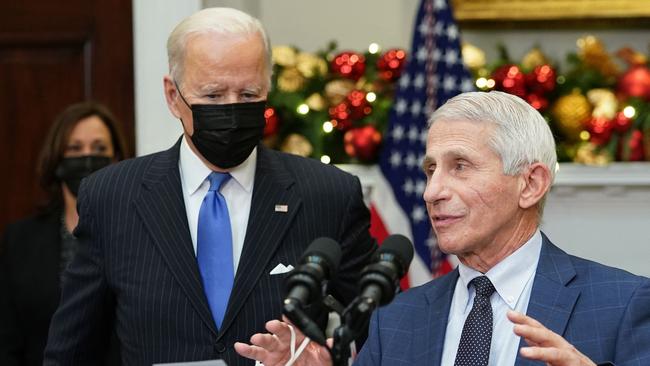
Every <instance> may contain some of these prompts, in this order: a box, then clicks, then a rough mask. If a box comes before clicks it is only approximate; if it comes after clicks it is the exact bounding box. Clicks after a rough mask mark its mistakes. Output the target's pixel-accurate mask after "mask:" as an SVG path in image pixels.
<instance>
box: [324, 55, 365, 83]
mask: <svg viewBox="0 0 650 366" xmlns="http://www.w3.org/2000/svg"><path fill="white" fill-rule="evenodd" d="M330 67H331V68H332V71H333V72H334V73H336V74H338V75H340V76H343V77H344V78H348V79H352V80H355V81H356V80H359V79H360V78H361V77H362V76H363V73H364V72H365V71H366V59H365V57H363V55H360V54H358V53H355V52H350V51H345V52H341V53H339V54H338V55H336V56H334V58H333V59H332V62H331V63H330Z"/></svg>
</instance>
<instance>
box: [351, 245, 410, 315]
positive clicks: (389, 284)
mask: <svg viewBox="0 0 650 366" xmlns="http://www.w3.org/2000/svg"><path fill="white" fill-rule="evenodd" d="M377 257H378V258H377V261H376V262H375V263H373V264H371V265H369V266H367V267H366V268H364V270H363V271H362V272H361V279H360V280H359V287H360V288H361V294H360V295H359V297H360V298H361V299H363V301H364V302H366V303H367V304H368V305H369V306H370V307H371V308H372V309H374V308H375V307H377V305H379V306H382V305H386V304H388V303H389V302H391V301H392V300H393V298H394V297H395V293H396V291H397V289H398V288H399V280H400V279H401V278H402V276H404V274H406V272H407V271H408V268H409V265H410V264H411V260H412V259H413V244H411V241H410V240H409V239H408V238H407V237H405V236H403V235H399V234H396V235H391V236H389V237H387V238H386V239H385V240H384V242H383V243H382V245H381V246H380V247H379V250H378V251H377Z"/></svg>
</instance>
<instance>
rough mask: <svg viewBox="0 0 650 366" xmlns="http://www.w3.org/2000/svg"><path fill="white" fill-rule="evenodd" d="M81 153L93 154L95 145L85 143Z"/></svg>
mask: <svg viewBox="0 0 650 366" xmlns="http://www.w3.org/2000/svg"><path fill="white" fill-rule="evenodd" d="M81 155H93V147H92V146H91V145H90V144H85V145H84V146H83V147H82V148H81Z"/></svg>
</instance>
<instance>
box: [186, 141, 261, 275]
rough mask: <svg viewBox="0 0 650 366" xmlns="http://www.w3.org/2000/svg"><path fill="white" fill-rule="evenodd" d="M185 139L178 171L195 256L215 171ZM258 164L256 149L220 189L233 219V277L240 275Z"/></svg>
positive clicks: (231, 225) (235, 169)
mask: <svg viewBox="0 0 650 366" xmlns="http://www.w3.org/2000/svg"><path fill="white" fill-rule="evenodd" d="M186 139H187V137H186V136H184V137H183V141H182V142H181V148H180V158H179V159H178V168H179V170H180V175H181V186H182V188H183V199H184V200H185V209H186V211H187V223H188V224H189V227H190V235H191V236H192V245H193V246H194V254H195V255H196V237H197V231H198V225H199V211H200V209H201V204H202V203H203V198H205V195H206V194H208V189H209V188H210V182H209V181H208V179H207V178H208V175H210V173H212V170H210V168H208V167H207V166H205V164H203V161H201V159H200V158H199V157H198V156H197V155H196V154H195V153H194V151H192V149H191V148H190V146H189V145H188V144H187V141H186ZM256 162H257V148H255V149H254V150H253V152H252V153H251V154H250V155H249V156H248V158H247V159H246V160H245V161H244V162H243V163H241V164H240V165H238V166H236V167H234V168H232V169H231V170H230V175H231V178H230V179H229V180H228V181H227V182H226V183H225V184H224V185H222V186H221V189H219V192H221V194H222V195H223V197H224V198H225V199H226V205H227V206H228V214H229V215H230V229H231V231H232V257H233V258H232V262H233V264H234V266H235V268H233V270H234V271H233V273H237V266H238V265H239V258H240V257H241V252H242V249H243V247H244V239H245V237H246V227H247V226H248V216H249V214H250V210H251V200H252V198H253V182H254V180H255V166H256Z"/></svg>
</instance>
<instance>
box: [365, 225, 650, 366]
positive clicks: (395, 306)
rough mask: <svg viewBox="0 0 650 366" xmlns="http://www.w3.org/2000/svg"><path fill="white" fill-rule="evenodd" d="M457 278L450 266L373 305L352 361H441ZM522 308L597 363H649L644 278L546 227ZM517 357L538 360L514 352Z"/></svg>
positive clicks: (649, 290) (649, 304)
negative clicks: (580, 252)
mask: <svg viewBox="0 0 650 366" xmlns="http://www.w3.org/2000/svg"><path fill="white" fill-rule="evenodd" d="M457 280H458V270H455V271H453V272H451V273H449V274H447V275H446V276H443V277H441V278H439V279H436V280H433V281H431V282H429V283H427V284H425V285H423V286H420V287H417V288H413V289H411V290H409V291H406V292H405V293H403V294H400V295H399V296H397V298H396V299H395V301H394V302H393V303H391V304H390V305H388V306H386V307H383V308H380V309H379V310H378V311H376V312H375V314H374V315H373V318H372V320H371V325H370V334H369V336H368V340H367V341H366V344H365V346H364V348H363V349H362V350H361V353H360V355H359V358H358V359H357V362H356V364H357V365H390V366H397V365H440V360H441V357H442V348H443V345H444V339H445V331H446V328H447V319H448V315H449V308H450V306H451V299H452V296H453V293H454V288H455V286H456V281H457ZM527 314H528V315H529V316H531V317H533V318H535V319H537V320H539V321H540V322H541V323H542V324H544V325H545V326H546V327H547V328H549V329H550V330H552V331H554V332H555V333H557V334H560V335H562V337H564V338H565V339H566V340H567V341H569V342H570V343H571V344H573V345H574V346H575V347H576V348H577V349H578V350H579V351H580V352H582V353H583V354H585V355H586V356H588V357H589V358H590V359H591V360H593V361H594V362H596V363H600V364H608V362H611V363H613V364H615V365H618V366H622V365H626V366H631V365H635V366H647V365H650V280H649V279H647V278H645V277H640V276H635V275H632V274H630V273H628V272H625V271H622V270H619V269H616V268H611V267H606V266H603V265H601V264H598V263H595V262H591V261H588V260H585V259H582V258H578V257H574V256H571V255H568V254H566V253H565V252H564V251H562V250H561V249H559V248H558V247H556V246H555V245H553V244H552V243H551V242H550V241H549V240H548V238H547V237H546V236H545V235H543V244H542V251H541V256H540V259H539V264H538V266H537V271H536V274H535V282H534V283H533V290H532V293H531V297H530V302H529V305H528V311H527ZM520 346H525V342H524V341H523V340H522V343H521V344H520ZM515 365H521V366H524V365H543V363H541V362H533V361H530V360H527V359H524V358H522V357H521V356H520V355H517V360H516V362H515ZM504 366H507V365H504Z"/></svg>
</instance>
